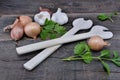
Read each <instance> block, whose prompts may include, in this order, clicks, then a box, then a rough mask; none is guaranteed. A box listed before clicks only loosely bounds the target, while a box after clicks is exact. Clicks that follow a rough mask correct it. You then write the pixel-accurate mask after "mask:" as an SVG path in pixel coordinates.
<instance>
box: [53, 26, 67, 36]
mask: <svg viewBox="0 0 120 80" xmlns="http://www.w3.org/2000/svg"><path fill="white" fill-rule="evenodd" d="M54 30H55V31H56V32H57V33H58V34H60V36H61V35H63V34H65V33H66V28H65V27H63V26H59V25H58V24H56V25H55V28H54Z"/></svg>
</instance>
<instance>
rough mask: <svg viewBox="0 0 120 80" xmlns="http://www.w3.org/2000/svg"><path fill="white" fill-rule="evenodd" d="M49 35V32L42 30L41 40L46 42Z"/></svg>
mask: <svg viewBox="0 0 120 80" xmlns="http://www.w3.org/2000/svg"><path fill="white" fill-rule="evenodd" d="M48 35H49V33H48V31H47V30H42V32H41V33H40V37H41V39H43V40H45V39H46V38H47V36H48Z"/></svg>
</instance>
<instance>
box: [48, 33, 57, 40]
mask: <svg viewBox="0 0 120 80" xmlns="http://www.w3.org/2000/svg"><path fill="white" fill-rule="evenodd" d="M49 36H50V39H55V38H56V37H57V34H49Z"/></svg>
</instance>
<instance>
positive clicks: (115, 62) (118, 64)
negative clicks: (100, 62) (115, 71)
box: [112, 59, 120, 67]
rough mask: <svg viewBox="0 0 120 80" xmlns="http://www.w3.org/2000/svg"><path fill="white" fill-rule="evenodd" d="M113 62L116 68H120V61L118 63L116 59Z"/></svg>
mask: <svg viewBox="0 0 120 80" xmlns="http://www.w3.org/2000/svg"><path fill="white" fill-rule="evenodd" d="M112 62H113V63H114V64H115V65H116V66H118V67H120V61H116V60H115V59H113V60H112Z"/></svg>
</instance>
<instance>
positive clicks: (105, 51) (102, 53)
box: [100, 50, 110, 58]
mask: <svg viewBox="0 0 120 80" xmlns="http://www.w3.org/2000/svg"><path fill="white" fill-rule="evenodd" d="M100 57H105V58H109V57H110V50H103V51H101V54H100Z"/></svg>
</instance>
